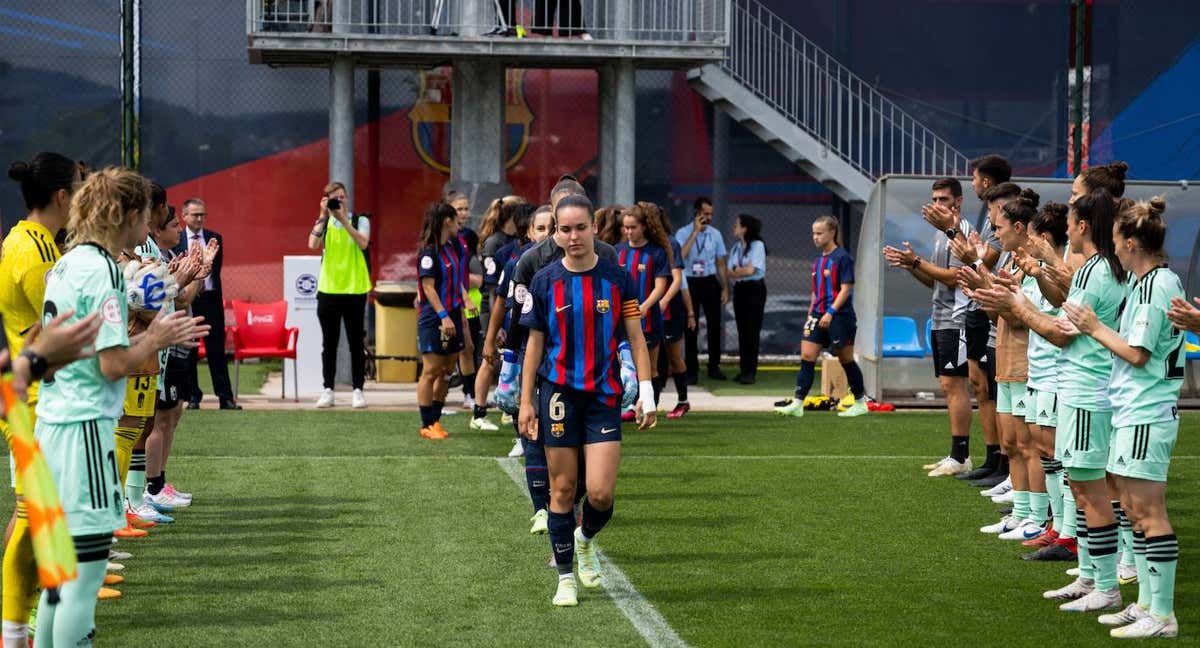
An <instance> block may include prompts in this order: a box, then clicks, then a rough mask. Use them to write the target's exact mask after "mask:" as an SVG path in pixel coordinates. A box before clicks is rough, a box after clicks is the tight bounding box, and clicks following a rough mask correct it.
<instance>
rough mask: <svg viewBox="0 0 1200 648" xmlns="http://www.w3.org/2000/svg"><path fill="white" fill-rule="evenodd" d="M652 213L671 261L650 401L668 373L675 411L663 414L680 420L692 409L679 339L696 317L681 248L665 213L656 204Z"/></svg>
mask: <svg viewBox="0 0 1200 648" xmlns="http://www.w3.org/2000/svg"><path fill="white" fill-rule="evenodd" d="M654 211H655V212H656V214H657V216H658V222H659V224H660V225H662V229H663V231H664V232H666V233H667V241H668V242H669V243H670V244H671V261H672V263H671V284H670V285H669V286H667V292H666V294H665V295H663V298H662V299H661V300H660V301H659V307H660V308H662V311H663V345H662V346H663V350H662V351H661V352H660V353H659V359H658V361H657V362H658V381H657V382H656V384H655V388H656V389H657V391H655V393H654V399H655V401H658V398H659V396H660V395H661V394H662V390H663V387H664V386H665V385H666V384H667V378H666V375H664V374H666V373H669V374H670V375H671V378H672V379H673V380H674V382H675V409H673V410H671V411H670V413H668V414H667V418H669V419H677V418H683V415H684V414H687V413H688V412H690V411H691V409H692V406H691V405H690V404H689V403H688V380H687V363H686V362H685V361H684V357H683V342H684V339H683V338H684V331H686V330H695V328H696V314H695V312H694V311H693V310H692V294H691V291H689V290H688V285H687V277H686V276H684V274H683V252H682V246H680V244H679V241H677V240H675V236H674V232H673V231H672V230H671V221H670V219H668V218H667V214H666V212H664V211H663V210H662V209H661V208H660V207H659V206H658V205H654ZM651 360H652V361H653V360H654V358H651ZM664 365H665V367H666V371H665V372H664V371H663V367H664Z"/></svg>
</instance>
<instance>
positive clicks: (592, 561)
mask: <svg viewBox="0 0 1200 648" xmlns="http://www.w3.org/2000/svg"><path fill="white" fill-rule="evenodd" d="M575 560H576V561H578V563H579V565H578V567H579V584H580V585H583V586H584V587H586V588H588V589H595V588H597V587H600V586H601V585H603V584H604V575H603V574H602V573H601V571H600V557H599V556H598V555H596V539H595V538H592V539H591V540H585V539H584V536H583V529H581V528H580V527H575Z"/></svg>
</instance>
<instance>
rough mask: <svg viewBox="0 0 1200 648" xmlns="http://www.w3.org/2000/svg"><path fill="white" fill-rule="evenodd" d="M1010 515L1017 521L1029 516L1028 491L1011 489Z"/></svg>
mask: <svg viewBox="0 0 1200 648" xmlns="http://www.w3.org/2000/svg"><path fill="white" fill-rule="evenodd" d="M1012 516H1013V519H1014V520H1017V521H1018V522H1019V521H1021V520H1024V519H1025V518H1027V517H1029V491H1019V490H1014V491H1013V510H1012Z"/></svg>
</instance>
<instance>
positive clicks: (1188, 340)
mask: <svg viewBox="0 0 1200 648" xmlns="http://www.w3.org/2000/svg"><path fill="white" fill-rule="evenodd" d="M884 339H887V334H886V333H885V334H884ZM1183 348H1184V349H1185V350H1186V351H1187V359H1188V360H1200V337H1197V336H1196V334H1195V333H1192V332H1191V331H1184V332H1183Z"/></svg>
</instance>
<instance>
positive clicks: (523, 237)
mask: <svg viewBox="0 0 1200 648" xmlns="http://www.w3.org/2000/svg"><path fill="white" fill-rule="evenodd" d="M537 210H538V207H537V205H531V204H529V203H527V202H523V203H519V204H517V205H514V206H513V209H512V222H513V225H514V226H516V228H517V240H518V241H520V242H521V245H525V244H526V243H528V242H529V223H531V222H533V215H534V214H535V213H536V212H537ZM497 263H499V262H497Z"/></svg>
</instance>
